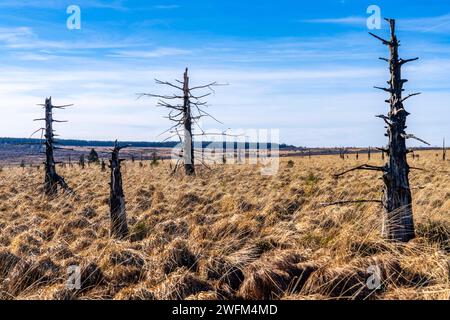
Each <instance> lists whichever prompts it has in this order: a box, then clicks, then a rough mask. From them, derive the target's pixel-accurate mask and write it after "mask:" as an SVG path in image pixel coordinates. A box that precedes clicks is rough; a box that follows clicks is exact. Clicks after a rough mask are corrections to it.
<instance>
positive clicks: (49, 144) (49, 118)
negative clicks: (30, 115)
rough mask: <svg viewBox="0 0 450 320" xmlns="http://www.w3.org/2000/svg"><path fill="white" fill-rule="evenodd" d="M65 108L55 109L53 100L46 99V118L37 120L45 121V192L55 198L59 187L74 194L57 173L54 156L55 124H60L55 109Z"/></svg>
mask: <svg viewBox="0 0 450 320" xmlns="http://www.w3.org/2000/svg"><path fill="white" fill-rule="evenodd" d="M64 107H65V106H60V107H55V106H53V105H52V98H51V97H50V98H47V99H45V104H44V108H45V118H44V119H36V120H45V134H44V137H45V142H44V144H45V163H44V164H45V180H44V192H45V194H46V195H48V196H53V195H55V194H56V193H57V192H58V185H59V186H60V187H61V188H63V189H64V190H66V191H68V192H73V191H72V190H71V189H70V188H69V186H68V185H67V184H66V182H65V181H64V179H63V178H62V177H61V176H59V175H58V174H57V173H56V162H55V158H54V155H53V152H54V149H55V134H54V130H53V122H60V121H58V120H55V119H53V108H64Z"/></svg>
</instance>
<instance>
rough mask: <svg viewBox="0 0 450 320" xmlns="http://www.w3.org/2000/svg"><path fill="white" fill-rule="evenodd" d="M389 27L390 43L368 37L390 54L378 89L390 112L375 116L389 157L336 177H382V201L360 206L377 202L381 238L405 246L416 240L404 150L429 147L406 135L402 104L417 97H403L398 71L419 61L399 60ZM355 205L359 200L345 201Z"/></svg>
mask: <svg viewBox="0 0 450 320" xmlns="http://www.w3.org/2000/svg"><path fill="white" fill-rule="evenodd" d="M386 21H388V22H389V24H390V31H391V32H390V35H391V36H390V40H385V39H382V38H380V37H378V36H377V35H374V34H372V33H370V34H371V35H372V36H373V37H375V38H377V39H378V40H380V41H381V42H382V43H383V44H384V45H386V46H388V48H389V51H390V58H389V59H387V58H380V59H381V60H384V61H386V62H387V63H389V70H390V75H391V78H390V80H389V81H388V84H389V87H388V88H379V87H375V88H377V89H381V90H383V91H385V92H388V93H389V94H390V98H389V99H388V100H386V102H387V103H389V105H390V110H389V112H388V114H387V115H378V116H377V117H378V118H381V119H383V120H384V122H385V123H386V125H387V126H386V128H387V134H386V136H387V137H388V138H389V144H388V146H387V147H386V148H385V149H382V151H383V152H385V153H386V155H387V156H388V157H389V159H388V162H387V163H386V164H385V165H384V166H373V165H368V164H364V165H361V166H358V167H356V168H353V169H350V170H347V171H344V172H342V173H339V174H337V175H335V176H336V177H340V176H342V175H343V174H345V173H347V172H350V171H354V170H374V171H381V172H382V173H383V182H384V188H383V197H382V200H381V201H380V200H360V201H359V202H380V203H382V205H383V208H384V214H383V221H382V234H383V236H384V237H385V238H387V239H390V240H396V241H400V242H408V241H409V240H411V239H412V238H414V236H415V232H414V221H413V210H412V195H411V188H410V184H409V171H410V169H413V168H411V167H410V166H409V165H408V162H407V158H406V155H407V153H408V150H407V148H406V139H416V140H419V141H421V142H424V143H426V144H428V143H427V142H425V141H423V140H422V139H419V138H417V137H415V136H414V135H412V134H406V133H405V129H406V118H407V116H408V115H409V113H408V112H407V111H406V110H405V108H404V106H403V102H404V101H405V100H406V99H408V98H410V97H412V96H415V95H417V94H418V93H413V94H410V95H408V96H406V97H402V93H403V91H404V89H403V85H404V84H405V83H406V82H407V80H406V79H403V78H402V75H401V68H402V66H403V65H404V64H405V63H407V62H410V61H415V60H417V59H418V58H414V59H407V60H403V59H400V58H399V54H398V47H399V43H400V41H399V40H398V39H397V36H396V34H395V20H393V19H386ZM348 202H350V203H351V202H358V200H354V201H348Z"/></svg>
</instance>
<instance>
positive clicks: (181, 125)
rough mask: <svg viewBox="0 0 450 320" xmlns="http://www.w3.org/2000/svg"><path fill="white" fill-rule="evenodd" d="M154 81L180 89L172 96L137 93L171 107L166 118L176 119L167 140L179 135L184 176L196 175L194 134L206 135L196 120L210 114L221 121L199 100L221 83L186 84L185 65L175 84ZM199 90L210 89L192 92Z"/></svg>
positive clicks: (160, 104)
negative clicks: (204, 91)
mask: <svg viewBox="0 0 450 320" xmlns="http://www.w3.org/2000/svg"><path fill="white" fill-rule="evenodd" d="M155 81H156V83H157V84H161V85H165V86H169V87H171V88H174V89H177V90H178V91H179V92H178V93H177V94H173V95H157V94H149V93H141V94H139V98H140V97H143V96H148V97H155V98H159V99H160V100H159V101H158V103H157V106H160V107H165V108H167V109H169V110H170V111H169V115H168V117H167V118H168V119H169V120H171V121H173V122H175V124H174V125H173V126H172V127H171V128H170V129H169V130H167V131H166V132H169V133H171V134H172V135H171V136H170V137H169V138H167V139H171V138H173V137H178V138H179V139H180V141H181V142H182V145H183V149H182V156H181V155H180V159H179V160H181V157H182V159H183V162H184V171H185V173H186V175H195V161H194V160H195V156H194V139H193V137H194V136H196V135H203V136H207V135H209V134H207V133H205V132H204V131H203V129H202V128H201V127H200V125H199V122H198V121H199V120H200V119H202V118H204V117H210V118H212V119H214V120H215V121H217V122H219V123H220V121H218V120H217V119H215V118H214V117H213V116H211V115H210V114H209V113H208V112H206V111H205V110H204V107H206V106H207V102H204V101H202V99H203V98H205V97H207V96H209V95H210V94H211V92H214V90H213V87H214V86H218V85H220V84H218V83H217V82H212V83H209V84H206V85H200V86H195V87H191V86H190V84H189V75H188V68H186V70H185V72H184V74H183V80H182V81H180V80H175V82H176V84H174V83H171V82H167V81H161V80H158V79H155ZM200 89H209V90H210V91H211V92H209V93H206V94H200V95H197V96H196V95H194V94H193V93H192V92H193V91H196V90H200ZM173 101H179V103H173ZM194 126H197V127H198V129H199V130H200V132H201V133H199V134H194V133H193V131H194ZM166 132H165V133H166ZM177 167H178V162H177V164H176V166H175V169H174V170H176V169H177Z"/></svg>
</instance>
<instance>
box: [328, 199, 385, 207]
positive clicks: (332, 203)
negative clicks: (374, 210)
mask: <svg viewBox="0 0 450 320" xmlns="http://www.w3.org/2000/svg"><path fill="white" fill-rule="evenodd" d="M368 202H374V203H382V201H381V200H372V199H361V200H343V201H335V202H325V203H321V204H320V205H321V206H323V207H330V206H336V205H344V204H354V203H368Z"/></svg>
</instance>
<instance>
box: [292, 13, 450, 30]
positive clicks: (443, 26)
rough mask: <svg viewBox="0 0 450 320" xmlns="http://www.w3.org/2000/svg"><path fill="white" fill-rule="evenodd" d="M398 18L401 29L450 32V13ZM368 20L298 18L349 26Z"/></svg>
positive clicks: (351, 18) (359, 24)
mask: <svg viewBox="0 0 450 320" xmlns="http://www.w3.org/2000/svg"><path fill="white" fill-rule="evenodd" d="M397 20H398V29H399V30H407V31H417V32H423V33H426V32H430V33H449V32H450V13H449V14H445V15H440V16H435V17H420V18H402V19H397ZM366 21H367V17H364V16H348V17H340V18H323V19H304V20H298V22H303V23H317V24H336V25H348V26H364V25H365V24H366Z"/></svg>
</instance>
